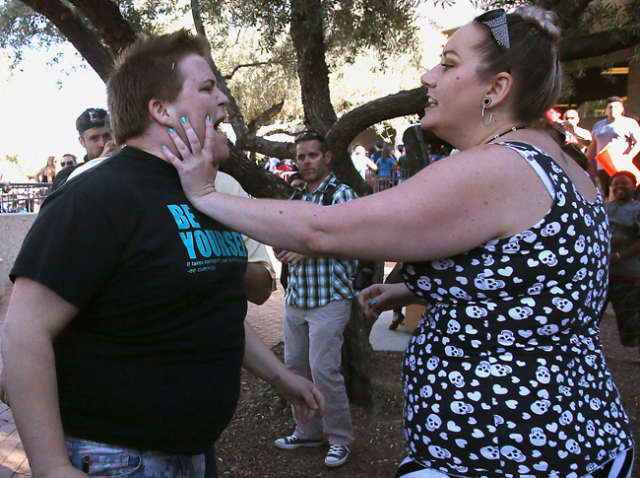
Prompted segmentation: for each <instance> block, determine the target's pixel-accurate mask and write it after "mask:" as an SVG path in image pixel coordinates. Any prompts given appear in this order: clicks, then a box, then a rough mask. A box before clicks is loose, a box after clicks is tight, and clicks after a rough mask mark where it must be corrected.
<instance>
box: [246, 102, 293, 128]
mask: <svg viewBox="0 0 640 478" xmlns="http://www.w3.org/2000/svg"><path fill="white" fill-rule="evenodd" d="M283 106H284V100H283V101H281V102H280V103H278V104H276V105H273V106H272V107H271V108H269V109H267V110H265V111H263V112H262V113H260V114H259V115H258V116H257V117H256V118H255V119H252V120H251V121H250V122H249V126H248V129H249V131H250V132H251V133H252V134H256V133H257V132H258V129H259V128H260V126H262V125H263V124H265V123H266V122H267V121H269V120H270V119H271V118H273V117H274V116H275V115H277V114H278V113H280V112H281V111H282V107H283Z"/></svg>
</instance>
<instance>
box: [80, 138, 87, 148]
mask: <svg viewBox="0 0 640 478" xmlns="http://www.w3.org/2000/svg"><path fill="white" fill-rule="evenodd" d="M78 141H80V144H81V145H82V147H83V148H85V149H87V145H85V144H84V138H83V137H82V135H80V136H78Z"/></svg>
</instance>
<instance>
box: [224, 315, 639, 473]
mask: <svg viewBox="0 0 640 478" xmlns="http://www.w3.org/2000/svg"><path fill="white" fill-rule="evenodd" d="M602 342H603V344H604V348H605V354H606V356H607V361H608V364H609V368H610V369H611V372H612V374H613V377H614V379H615V381H616V384H617V385H618V388H619V390H620V393H621V394H622V398H623V404H624V406H625V410H626V411H627V414H628V415H629V418H630V420H631V426H632V430H633V432H634V436H635V437H636V440H637V441H638V442H640V385H639V384H640V358H639V357H640V356H639V353H638V350H636V349H629V348H624V347H622V346H620V345H619V343H618V333H617V330H616V328H615V319H614V318H613V316H612V315H611V314H605V317H604V319H603V322H602ZM274 351H275V352H276V354H277V355H279V356H280V357H281V356H282V345H281V344H279V345H277V346H276V347H275V348H274ZM375 360H376V378H375V383H374V387H375V397H376V398H375V400H376V402H375V405H374V407H373V408H372V409H370V410H367V409H364V408H360V407H352V409H351V411H352V415H353V422H354V425H355V428H356V442H355V443H354V444H353V446H352V447H351V456H350V457H349V460H348V461H347V463H346V464H345V465H344V466H342V467H339V468H335V469H328V468H326V467H325V466H324V456H325V454H326V452H327V450H328V445H325V446H324V447H322V448H307V449H302V450H289V451H286V450H280V449H278V448H276V447H275V446H274V444H273V441H274V440H275V439H276V438H279V437H282V436H286V435H289V434H290V433H291V432H292V430H293V425H292V423H293V421H292V420H291V413H290V409H289V407H287V406H285V404H284V403H283V402H282V401H281V400H279V399H278V397H277V396H276V395H275V393H274V392H273V391H272V390H271V389H270V387H268V386H267V385H266V384H264V382H261V381H260V380H257V379H255V378H254V377H252V376H251V375H249V374H247V373H246V372H244V375H243V395H242V397H241V402H240V404H239V407H238V411H237V412H236V416H235V418H234V420H233V422H232V423H231V425H230V426H229V427H228V428H227V431H225V433H224V434H223V435H222V437H221V438H220V440H219V441H218V444H217V446H216V449H217V453H218V459H219V461H218V466H219V470H220V476H221V477H225V478H231V477H233V478H240V477H255V478H311V477H314V478H316V477H317V478H321V477H323V478H324V477H338V476H339V477H341V478H392V477H393V476H395V471H396V468H397V466H398V464H399V463H400V461H401V460H402V459H403V458H404V456H405V452H404V439H403V436H402V420H401V414H402V385H401V367H402V353H399V352H376V353H375ZM638 450H640V447H638V446H637V447H636V458H637V459H636V463H635V466H634V472H633V475H632V478H640V453H638Z"/></svg>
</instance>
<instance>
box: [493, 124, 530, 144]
mask: <svg viewBox="0 0 640 478" xmlns="http://www.w3.org/2000/svg"><path fill="white" fill-rule="evenodd" d="M527 128H528V126H512V127H511V128H509V129H508V130H507V131H505V132H504V133H500V134H497V135H495V136H494V137H493V139H490V140H489V141H487V143H490V142H491V141H495V140H496V139H498V138H499V137H500V136H504V135H505V134H507V133H515V132H516V131H518V130H521V129H527Z"/></svg>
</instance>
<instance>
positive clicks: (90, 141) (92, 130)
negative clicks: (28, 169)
mask: <svg viewBox="0 0 640 478" xmlns="http://www.w3.org/2000/svg"><path fill="white" fill-rule="evenodd" d="M76 129H77V130H78V135H79V136H78V141H80V144H81V145H82V147H83V148H84V149H85V150H86V151H87V154H85V155H84V158H83V159H82V163H80V164H79V165H78V164H76V165H75V166H72V167H67V168H63V170H62V171H60V172H59V173H58V175H57V177H56V179H55V180H54V181H53V184H52V185H51V190H52V191H55V190H56V189H58V188H59V187H60V186H62V185H63V184H64V183H65V182H67V179H69V176H70V175H71V173H73V172H74V171H75V169H76V168H77V167H78V166H82V165H84V164H86V163H88V162H89V161H91V160H93V159H96V158H100V157H102V155H103V151H104V149H105V146H106V145H107V144H108V143H109V141H111V131H110V130H109V114H108V113H107V111H106V110H103V109H102V108H87V109H86V110H84V111H83V112H82V114H80V116H78V118H77V119H76Z"/></svg>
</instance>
